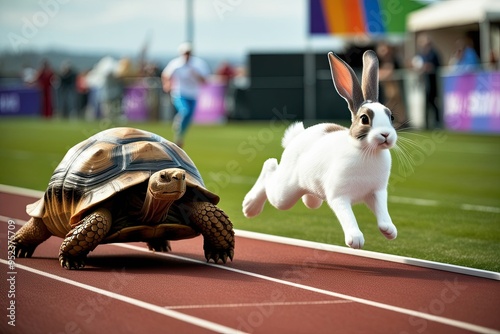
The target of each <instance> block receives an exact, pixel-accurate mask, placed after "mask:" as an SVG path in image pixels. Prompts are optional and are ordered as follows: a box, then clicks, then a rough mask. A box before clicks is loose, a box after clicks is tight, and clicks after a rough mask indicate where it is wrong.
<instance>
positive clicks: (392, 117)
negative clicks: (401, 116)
mask: <svg viewBox="0 0 500 334" xmlns="http://www.w3.org/2000/svg"><path fill="white" fill-rule="evenodd" d="M393 121H394V115H393V114H391V122H393Z"/></svg>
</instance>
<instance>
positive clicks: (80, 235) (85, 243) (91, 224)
mask: <svg viewBox="0 0 500 334" xmlns="http://www.w3.org/2000/svg"><path fill="white" fill-rule="evenodd" d="M110 227H111V213H110V212H109V210H108V209H104V208H100V209H97V210H96V211H94V212H93V213H91V214H89V215H88V216H86V217H85V218H83V219H82V220H81V221H80V223H79V224H78V226H77V227H75V228H74V229H73V230H71V231H70V232H69V233H68V234H67V235H66V238H65V239H64V241H63V243H62V244H61V248H60V250H59V262H60V263H61V266H62V267H63V268H66V269H80V268H83V267H84V266H85V263H84V261H85V258H86V257H87V254H88V253H90V252H91V251H93V250H94V248H96V247H97V245H98V244H99V243H100V242H101V241H102V239H104V237H105V236H106V234H107V233H108V232H109V229H110Z"/></svg>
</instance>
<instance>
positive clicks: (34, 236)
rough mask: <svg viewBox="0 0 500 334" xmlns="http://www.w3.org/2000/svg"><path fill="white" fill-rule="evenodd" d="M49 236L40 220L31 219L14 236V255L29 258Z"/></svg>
mask: <svg viewBox="0 0 500 334" xmlns="http://www.w3.org/2000/svg"><path fill="white" fill-rule="evenodd" d="M51 235H52V233H50V231H49V230H48V229H47V226H45V223H44V222H43V220H42V219H41V218H35V217H32V218H31V219H30V220H29V221H28V222H27V223H26V224H24V225H23V227H21V228H20V229H19V231H17V232H16V235H14V239H13V240H12V244H13V245H14V248H15V251H14V254H15V255H16V257H31V255H33V252H34V251H35V248H36V247H37V246H38V245H39V244H41V243H42V242H44V241H45V240H47V239H48V238H49V237H50V236H51Z"/></svg>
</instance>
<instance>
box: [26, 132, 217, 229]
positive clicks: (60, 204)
mask: <svg viewBox="0 0 500 334" xmlns="http://www.w3.org/2000/svg"><path fill="white" fill-rule="evenodd" d="M167 168H181V169H183V170H185V171H186V180H187V182H186V185H187V189H191V191H193V189H195V190H197V196H201V197H203V200H204V201H207V202H211V203H213V204H217V203H218V202H219V197H218V196H217V195H216V194H214V193H212V192H210V191H209V190H207V189H206V188H205V185H204V183H203V179H202V177H201V175H200V173H199V172H198V169H197V168H196V166H195V164H194V163H193V161H192V160H191V159H190V158H189V156H188V155H187V154H186V152H184V151H183V150H182V149H181V148H179V147H178V146H177V145H175V144H174V143H172V142H170V141H168V140H166V139H164V138H162V137H161V136H158V135H156V134H154V133H151V132H147V131H143V130H139V129H134V128H124V127H123V128H113V129H108V130H105V131H102V132H99V133H97V134H95V135H94V136H92V137H90V138H88V139H87V140H85V141H83V142H81V143H79V144H77V145H75V146H74V147H72V148H71V149H70V150H69V151H68V152H67V153H66V155H65V156H64V158H63V160H62V161H61V163H60V164H59V165H58V166H57V168H56V169H55V171H54V173H53V175H52V177H51V179H50V182H49V185H48V187H47V190H46V192H45V195H44V197H42V198H41V199H40V200H39V201H37V202H35V203H33V204H31V205H28V207H27V212H28V214H29V215H31V216H32V217H38V218H42V219H43V220H44V222H46V224H47V223H48V225H50V226H51V227H52V228H51V230H53V231H52V232H53V233H54V234H56V235H60V236H63V237H64V235H65V234H66V233H67V232H68V222H69V224H70V225H71V227H72V228H74V227H75V226H77V225H78V224H79V222H80V220H81V218H82V215H83V214H84V213H85V212H86V211H87V210H89V209H90V208H92V207H94V206H95V205H96V204H98V203H101V202H103V201H105V200H108V199H111V198H112V197H113V196H114V195H115V194H117V193H118V192H122V191H124V190H126V189H129V188H130V187H132V186H134V185H137V184H140V183H142V182H144V181H146V180H148V179H149V177H150V176H151V175H152V174H153V173H155V172H157V171H159V170H162V169H167ZM56 232H59V233H56Z"/></svg>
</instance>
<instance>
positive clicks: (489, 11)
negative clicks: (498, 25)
mask: <svg viewBox="0 0 500 334" xmlns="http://www.w3.org/2000/svg"><path fill="white" fill-rule="evenodd" d="M495 20H500V0H448V1H443V2H438V3H435V4H432V5H429V6H427V7H424V8H422V9H420V10H417V11H414V12H412V13H410V14H409V15H408V18H407V23H406V24H407V28H408V31H422V30H432V29H439V28H447V27H454V26H460V25H467V24H473V23H479V22H483V21H495Z"/></svg>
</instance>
